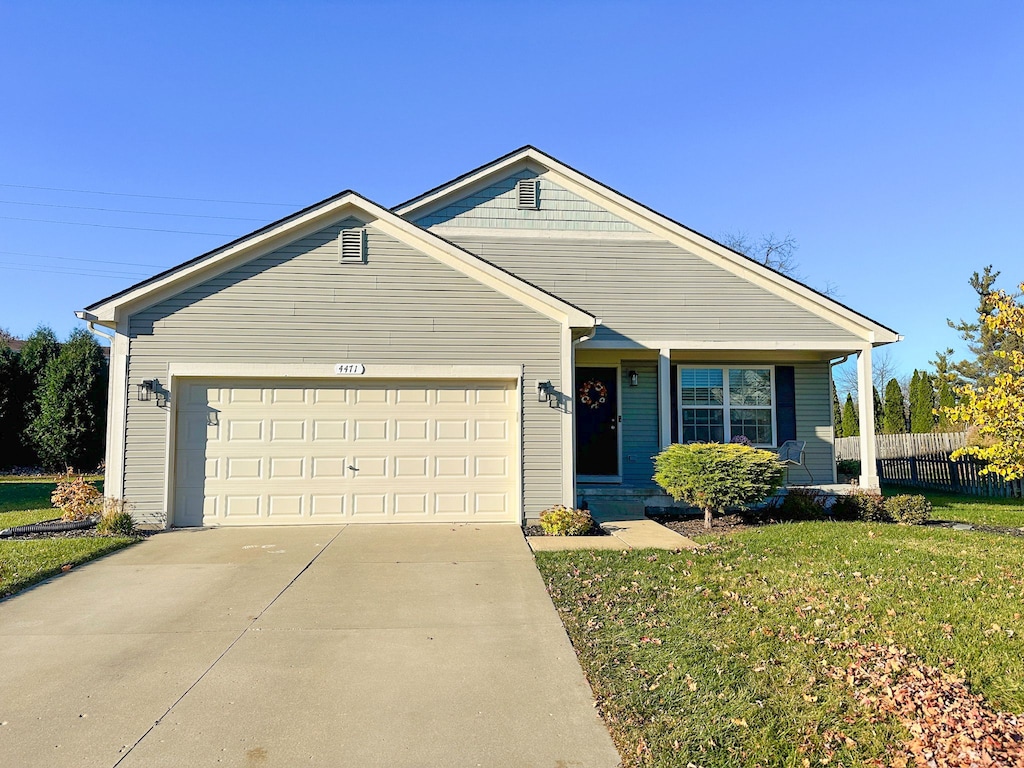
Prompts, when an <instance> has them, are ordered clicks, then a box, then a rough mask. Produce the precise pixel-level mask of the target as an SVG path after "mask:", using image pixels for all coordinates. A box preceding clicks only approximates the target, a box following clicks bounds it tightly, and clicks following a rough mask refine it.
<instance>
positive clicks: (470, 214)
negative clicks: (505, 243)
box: [416, 171, 641, 235]
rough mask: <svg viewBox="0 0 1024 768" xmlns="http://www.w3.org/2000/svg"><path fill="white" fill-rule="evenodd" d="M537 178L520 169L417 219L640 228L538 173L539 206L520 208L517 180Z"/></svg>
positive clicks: (426, 223)
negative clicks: (517, 196)
mask: <svg viewBox="0 0 1024 768" xmlns="http://www.w3.org/2000/svg"><path fill="white" fill-rule="evenodd" d="M532 178H537V174H536V173H534V172H532V171H520V172H519V173H516V174H513V175H511V176H508V177H506V178H504V179H502V180H501V181H498V182H495V183H494V184H492V185H490V186H489V187H486V188H485V189H481V190H479V191H477V192H474V193H473V194H471V195H467V196H466V197H464V198H462V199H460V200H457V201H456V202H454V203H451V204H450V205H448V206H445V207H444V208H441V209H440V210H438V211H435V212H434V213H431V214H428V215H427V216H423V217H421V218H419V219H417V220H416V223H417V224H419V225H420V226H421V227H437V230H438V234H441V235H443V234H444V229H445V228H446V227H479V228H485V229H488V228H489V229H493V228H500V229H546V230H575V231H593V232H640V231H641V230H640V228H639V227H637V226H636V225H635V224H631V223H630V222H628V221H626V220H625V219H622V218H620V217H618V216H616V215H614V214H612V213H609V212H608V211H606V210H605V209H604V208H601V207H600V206H598V205H595V204H594V203H592V202H590V201H589V200H587V199H585V198H582V197H580V196H579V195H577V194H575V193H573V192H570V191H569V190H567V189H565V188H564V187H561V186H559V185H558V184H555V183H554V182H552V181H550V180H549V179H547V178H545V177H544V176H540V195H539V209H538V210H520V209H519V207H518V201H517V199H516V182H517V181H519V180H520V179H532Z"/></svg>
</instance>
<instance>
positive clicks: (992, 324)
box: [942, 283, 1024, 480]
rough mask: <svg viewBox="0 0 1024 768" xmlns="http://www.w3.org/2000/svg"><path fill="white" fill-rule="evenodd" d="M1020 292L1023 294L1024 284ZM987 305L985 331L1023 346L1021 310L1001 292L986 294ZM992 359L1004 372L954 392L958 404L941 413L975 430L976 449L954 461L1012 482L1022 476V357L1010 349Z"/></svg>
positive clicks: (956, 454) (1023, 312) (955, 455)
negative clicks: (969, 460) (967, 459)
mask: <svg viewBox="0 0 1024 768" xmlns="http://www.w3.org/2000/svg"><path fill="white" fill-rule="evenodd" d="M1020 290H1021V293H1022V294H1024V283H1021V285H1020ZM989 300H990V301H991V307H992V308H993V310H994V311H993V312H992V313H991V314H990V315H988V316H986V317H985V318H984V321H985V325H986V326H988V330H990V331H992V332H996V333H999V332H1002V333H1008V334H1012V335H1014V336H1017V337H1019V338H1020V339H1021V341H1024V305H1021V304H1018V303H1017V301H1016V300H1015V299H1014V297H1012V296H1010V295H1008V294H1006V293H1004V292H1003V291H996V292H994V293H992V294H990V295H989ZM993 354H995V355H997V356H999V357H1001V358H1004V359H1006V361H1007V363H1008V364H1009V365H1008V367H1007V368H1006V369H1005V370H1004V371H1003V372H1002V373H1000V374H998V375H997V376H996V377H995V379H994V381H993V382H992V384H991V385H989V386H987V387H980V386H979V387H973V386H971V385H970V384H968V385H966V386H964V387H959V388H957V395H958V397H959V402H958V403H957V405H955V406H953V407H952V408H949V407H946V408H943V409H942V410H943V413H944V414H945V415H946V416H947V417H948V418H949V420H950V421H951V422H954V423H962V424H964V425H967V426H974V427H975V428H976V429H977V431H978V436H979V437H980V438H982V439H981V440H980V441H979V442H980V443H981V444H975V445H968V446H966V447H965V448H960V449H959V450H957V451H954V453H953V458H954V459H958V458H960V457H961V456H974V457H975V458H977V459H981V460H982V461H984V462H986V465H985V468H984V469H982V470H981V473H982V474H989V473H993V474H997V475H999V476H1001V477H1003V478H1005V479H1007V480H1016V479H1017V478H1020V477H1024V352H1022V351H1021V350H1020V349H1011V350H1010V351H1008V352H1007V351H1001V350H1000V351H996V352H994V353H993ZM986 438H987V439H986Z"/></svg>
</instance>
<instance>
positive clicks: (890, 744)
mask: <svg viewBox="0 0 1024 768" xmlns="http://www.w3.org/2000/svg"><path fill="white" fill-rule="evenodd" d="M937 516H940V515H937ZM537 563H538V567H539V568H540V570H541V573H542V574H543V576H544V578H545V581H546V582H547V583H548V586H549V590H550V592H551V594H552V598H553V600H554V602H555V605H556V606H557V607H558V610H559V612H560V614H561V616H562V620H563V622H564V623H565V625H566V628H567V630H568V632H569V634H570V636H571V638H572V641H573V645H574V646H575V648H576V651H577V654H578V655H579V657H580V661H581V663H582V665H583V668H584V670H585V671H586V674H587V677H588V678H589V680H590V682H591V685H592V687H593V689H594V693H595V695H596V696H597V698H598V701H599V704H600V708H601V711H602V714H603V716H604V718H605V721H606V722H607V723H608V726H609V728H610V730H611V732H612V735H613V737H614V739H615V741H616V743H617V745H618V746H619V749H620V751H621V753H622V756H623V759H624V761H625V762H626V763H627V764H628V765H638V766H639V765H645V766H647V765H654V766H686V765H687V764H689V763H693V764H694V765H696V766H702V767H707V768H710V766H745V765H750V766H809V765H843V766H868V765H878V764H889V763H890V762H893V763H894V764H901V763H900V760H901V759H902V758H903V756H905V753H906V750H907V747H906V746H905V745H907V744H908V743H909V744H910V746H915V745H916V746H915V748H922V749H923V747H921V743H922V739H923V738H924V737H922V736H918V737H916V741H913V742H909V741H908V740H910V739H911V738H912V735H911V728H916V727H917V726H915V725H913V724H908V723H907V721H906V720H904V721H903V722H902V723H901V722H900V720H899V718H897V717H896V716H895V715H891V714H886V712H885V711H884V707H883V706H882V705H881V704H879V703H878V702H879V701H880V699H879V697H882V696H883V694H884V686H883V688H879V689H878V690H873V691H869V692H868V693H865V692H864V690H863V689H862V688H855V685H856V686H862V684H863V681H864V679H866V677H865V676H863V675H861V671H862V670H865V669H868V668H870V669H872V670H876V669H879V670H883V674H884V675H890V674H891V675H893V676H895V675H897V674H904V672H905V671H906V669H905V668H904V667H902V666H901V663H902V662H898V661H897V662H893V661H892V659H893V658H904V661H906V657H905V654H917V655H919V656H920V659H919V660H914V659H913V657H912V656H910V666H915V665H917V666H920V667H921V668H924V665H930V666H932V667H937V668H938V669H939V670H942V671H943V672H946V673H950V674H953V675H958V676H960V677H962V678H963V679H964V680H965V681H966V685H967V686H968V687H969V689H970V691H971V692H972V693H974V694H980V695H981V696H983V697H984V699H985V702H984V703H985V705H987V706H988V707H990V708H993V709H995V710H1001V711H1009V712H1015V713H1022V712H1024V620H1022V614H1024V598H1022V593H1024V576H1022V574H1024V548H1022V547H1021V546H1020V539H1018V538H1015V537H1008V536H998V535H992V534H986V533H979V532H974V531H955V530H950V529H946V528H928V527H906V526H897V525H886V524H869V523H831V522H830V523H794V524H779V525H771V526H765V527H761V528H756V529H750V530H745V531H741V532H737V533H735V534H733V535H731V536H726V537H721V538H717V539H715V540H713V543H712V544H711V545H710V546H708V547H705V548H704V549H703V550H701V551H698V552H686V553H680V554H675V553H666V552H653V551H650V550H648V551H634V552H629V553H625V554H624V553H620V552H592V551H577V552H548V553H537ZM880 657H884V658H881V660H879V658H880ZM872 665H874V666H872ZM917 666H915V669H916V668H917ZM900 670H903V672H901V671H900ZM872 674H874V673H872ZM914 674H919V673H918V672H914ZM926 674H931V673H927V670H926ZM941 674H942V672H934V675H935V676H941ZM914 679H916V678H914ZM949 685H953V683H949ZM857 690H860V694H859V695H857ZM868 696H875V699H874V700H869V699H868V698H866V697H868ZM983 709H984V708H983ZM968 710H970V707H967V708H966V710H965V711H968ZM976 710H977V708H975V710H970V711H976ZM925 731H927V729H925ZM974 738H975V737H974V736H973V735H970V736H969V739H970V740H972V741H973V740H974ZM978 738H979V743H980V736H979V737H978ZM876 760H880V761H881V763H876V762H873V761H876ZM904 764H905V763H904ZM911 764H913V759H912V758H911ZM940 764H942V763H940ZM997 764H998V763H997Z"/></svg>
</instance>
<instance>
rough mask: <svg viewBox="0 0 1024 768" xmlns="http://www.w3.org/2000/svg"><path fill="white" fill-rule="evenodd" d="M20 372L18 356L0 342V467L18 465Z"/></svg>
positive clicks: (20, 399) (20, 402)
mask: <svg viewBox="0 0 1024 768" xmlns="http://www.w3.org/2000/svg"><path fill="white" fill-rule="evenodd" d="M22 389H23V387H22V386H21V371H20V370H19V369H18V356H17V355H16V354H15V353H14V352H12V351H11V348H10V347H8V346H7V345H6V344H5V343H2V342H0V435H2V438H0V467H2V468H6V467H11V466H14V465H15V464H17V463H18V460H19V456H18V453H19V451H18V448H19V447H20V445H21V444H20V441H19V440H17V439H12V438H16V436H18V435H20V434H21V427H22V417H23V408H22V397H21V392H22Z"/></svg>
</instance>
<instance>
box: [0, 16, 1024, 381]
mask: <svg viewBox="0 0 1024 768" xmlns="http://www.w3.org/2000/svg"><path fill="white" fill-rule="evenodd" d="M0 35H2V39H3V41H4V43H3V45H2V46H0V73H2V74H0V114H2V119H0V201H2V202H0V326H3V327H6V328H8V329H10V330H11V331H13V332H15V333H16V334H19V335H25V334H27V333H29V332H30V331H31V330H32V328H33V327H35V326H36V325H37V324H39V323H44V324H48V325H50V326H52V327H53V328H54V329H55V330H56V331H57V332H58V334H60V335H62V336H63V335H65V334H67V332H68V331H70V330H71V329H72V328H73V327H75V325H76V324H77V321H76V320H75V318H74V315H73V312H74V311H75V310H76V309H81V308H82V307H83V306H85V305H87V304H89V303H91V302H93V301H95V300H97V299H100V298H103V297H104V296H106V295H108V294H110V293H113V292H115V291H117V290H119V289H121V288H123V287H125V286H127V285H129V284H131V283H133V282H135V281H136V280H138V279H141V278H143V277H145V276H147V275H148V274H152V273H154V272H156V271H159V270H160V269H163V268H166V267H168V266H171V265H173V264H176V263H179V262H181V261H184V260H185V259H188V258H191V257H192V256H195V255H197V254H199V253H201V252H204V251H206V250H209V249H211V248H213V247H215V246H217V245H219V244H221V243H223V242H226V241H227V240H229V239H232V238H233V237H235V236H238V235H240V234H243V233H245V232H248V231H251V230H252V229H255V228H256V227H258V226H260V225H261V224H262V223H265V222H266V221H269V220H272V219H275V218H278V217H280V216H283V215H285V214H287V213H289V212H291V211H292V210H294V209H296V208H298V207H301V206H304V205H307V204H309V203H312V202H314V201H316V200H319V199H322V198H324V197H327V196H329V195H331V194H333V193H335V192H337V191H339V190H342V189H346V188H352V189H356V190H358V191H360V192H361V193H363V194H365V195H366V196H368V197H370V198H371V199H374V200H376V201H378V202H380V203H382V204H385V205H389V206H390V205H394V204H397V203H399V202H402V201H404V200H406V199H407V198H410V197H412V196H414V195H416V194H417V193H419V192H421V191H424V190H426V189H428V188H430V187H433V186H435V185H436V184H438V183H441V182H443V181H446V180H448V179H450V178H452V177H454V176H457V175H459V174H461V173H462V172H464V171H466V170H469V169H470V168H473V167H475V166H477V165H480V164H482V163H485V162H487V161H489V160H491V159H494V158H496V157H498V156H500V155H503V154H505V153H506V152H508V151H510V150H511V149H514V148H516V147H519V146H521V145H523V144H527V143H529V144H534V145H536V146H538V147H540V148H541V149H543V150H544V151H546V152H548V153H550V154H553V155H554V156H556V157H558V158H559V159H561V160H563V161H564V162H567V163H568V164H570V165H572V166H574V167H576V168H578V169H579V170H581V171H584V172H585V173H588V174H590V175H592V176H594V177H596V178H597V179H599V180H601V181H603V182H604V183H606V184H608V185H610V186H612V187H614V188H616V189H618V190H620V191H622V192H624V193H626V194H627V195H630V196H631V197H634V198H636V199H638V200H640V201H642V202H644V203H646V204H648V205H650V206H652V207H653V208H655V209H657V210H660V211H662V212H663V213H665V214H667V215H669V216H671V217H672V218H675V219H677V220H679V221H681V222H683V223H684V224H686V225H688V226H690V227H692V228H694V229H696V230H698V231H700V232H703V233H705V234H708V235H711V236H713V237H722V236H725V235H727V234H729V233H736V232H745V233H747V234H748V235H750V236H752V237H757V236H759V235H761V234H764V233H769V232H774V233H776V234H777V235H780V236H784V235H787V234H789V235H792V236H793V237H794V238H796V240H797V241H798V242H799V245H800V248H799V251H798V253H797V258H798V260H799V262H800V271H801V273H802V274H803V276H804V277H805V278H806V280H807V282H808V283H810V284H811V285H814V286H822V285H824V284H825V283H827V282H831V283H833V284H835V285H836V286H837V288H838V290H839V293H840V296H839V298H840V300H841V301H843V302H844V303H846V304H849V305H850V306H852V307H854V308H855V309H857V310H859V311H861V312H863V313H865V314H867V315H869V316H870V317H873V318H874V319H876V320H878V321H879V322H882V323H883V324H885V325H888V326H891V327H893V328H895V329H896V330H898V331H899V332H901V333H902V334H904V336H905V337H906V340H905V341H904V342H902V343H900V344H898V345H896V346H895V347H894V348H893V349H892V352H891V356H892V359H893V361H894V362H895V363H896V364H897V365H898V366H899V367H900V368H901V369H903V370H904V371H906V372H909V371H910V370H912V369H913V368H914V367H924V366H925V365H926V364H927V362H928V360H929V359H930V358H931V357H932V355H933V353H934V351H935V350H936V349H940V348H944V347H946V346H957V345H958V343H959V340H958V338H957V336H956V334H955V333H954V332H953V331H952V330H950V329H948V328H947V327H946V324H945V319H946V318H947V317H953V318H959V317H969V316H970V315H971V312H972V308H973V306H974V304H975V297H974V296H973V294H972V293H971V291H970V288H969V287H968V286H967V278H968V277H969V275H970V274H971V272H973V271H974V270H977V269H980V268H981V267H982V266H984V265H985V264H989V263H991V264H993V265H995V267H996V268H997V269H1000V270H1002V273H1003V275H1002V278H1001V280H1000V284H1001V285H1002V286H1003V287H1007V288H1009V287H1012V286H1013V285H1015V284H1016V283H1018V282H1020V281H1021V280H1024V255H1022V248H1021V244H1020V237H1019V233H1018V231H1017V230H1018V228H1019V226H1020V224H1021V223H1022V222H1024V139H1022V137H1024V45H1022V40H1024V4H1022V3H1019V2H1004V3H993V2H977V3H945V2H928V3H925V2H907V3H894V2H771V3H768V2H763V3H762V2H758V3H753V2H750V3H745V2H700V3H687V2H676V3H645V2H635V3H608V2H599V1H597V0H588V1H587V2H562V3H532V2H524V1H522V0H521V1H520V2H515V3H511V2H510V3H504V2H483V3H481V2H475V3H474V2H460V3H441V2H417V3H399V2H375V3H340V2H339V3H309V2H289V3H283V2H282V3H267V2H255V3H253V2H250V3H230V2H223V3H215V4H214V3H188V2H181V3H173V4H172V3H145V4H143V3H134V4H132V3H123V2H120V3H104V2H96V1H94V2H90V3H77V2H76V3H49V2H38V3H28V2H18V3H15V2H8V1H7V0H0ZM39 187H46V188H50V189H39ZM57 190H81V191H77V192H70V191H57ZM96 192H107V193H110V192H114V193H125V194H126V195H135V196H115V195H110V194H95V193H96ZM147 196H151V197H147ZM171 198H190V199H171ZM204 201H218V202H204ZM222 201H236V202H222ZM249 203H261V205H254V204H249ZM263 203H280V204H283V205H263ZM57 206H65V207H57ZM69 206H76V207H69ZM92 208H104V209H117V210H102V211H101V210H87V209H92ZM125 211H132V212H125ZM136 211H145V212H149V213H136ZM170 214H175V215H170ZM198 216H203V217H204V218H199V217H198ZM214 217H219V218H214ZM25 219H36V220H46V221H26V220H25ZM55 222H80V223H85V224H89V225H96V224H102V225H105V226H75V225H71V224H66V223H55ZM129 227H135V228H137V229H130V228H129ZM153 230H175V231H153ZM185 232H190V233H203V234H185Z"/></svg>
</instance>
